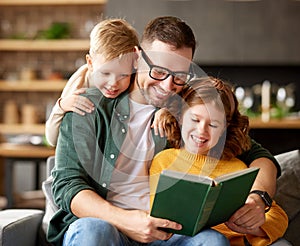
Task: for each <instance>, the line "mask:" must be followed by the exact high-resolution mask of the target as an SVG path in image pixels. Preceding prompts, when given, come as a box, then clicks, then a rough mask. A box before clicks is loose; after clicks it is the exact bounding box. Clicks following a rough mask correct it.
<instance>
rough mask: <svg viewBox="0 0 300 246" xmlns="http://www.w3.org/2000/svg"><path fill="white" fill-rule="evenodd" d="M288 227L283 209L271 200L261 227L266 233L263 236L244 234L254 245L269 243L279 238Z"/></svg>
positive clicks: (262, 245)
mask: <svg viewBox="0 0 300 246" xmlns="http://www.w3.org/2000/svg"><path fill="white" fill-rule="evenodd" d="M287 227H288V217H287V215H286V213H285V212H284V211H283V209H282V208H281V207H280V206H279V205H278V204H276V202H275V201H273V205H272V209H270V211H269V212H268V213H266V222H265V223H264V224H263V225H262V226H261V229H262V230H264V232H265V233H266V234H267V236H266V237H265V238H261V237H255V236H253V235H246V237H247V240H248V242H249V243H250V244H251V245H255V246H264V245H270V244H272V243H273V242H275V241H276V240H277V239H279V238H281V237H282V236H283V234H284V233H285V231H286V229H287Z"/></svg>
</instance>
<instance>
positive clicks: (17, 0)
mask: <svg viewBox="0 0 300 246" xmlns="http://www.w3.org/2000/svg"><path fill="white" fill-rule="evenodd" d="M106 2H107V0H0V5H7V6H9V5H11V6H15V5H24V6H28V5H89V4H91V5H101V4H106Z"/></svg>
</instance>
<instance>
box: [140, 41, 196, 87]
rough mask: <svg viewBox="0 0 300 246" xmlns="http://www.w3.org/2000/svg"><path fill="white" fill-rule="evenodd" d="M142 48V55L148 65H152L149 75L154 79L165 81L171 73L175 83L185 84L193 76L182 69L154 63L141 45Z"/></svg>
mask: <svg viewBox="0 0 300 246" xmlns="http://www.w3.org/2000/svg"><path fill="white" fill-rule="evenodd" d="M140 50H141V52H142V57H143V58H144V60H145V62H146V63H147V65H148V66H149V67H150V71H149V76H150V77H151V78H152V79H155V80H158V81H163V80H165V79H166V78H168V77H169V76H170V75H171V76H172V77H173V83H174V84H175V85H179V86H184V85H186V84H187V83H188V82H189V81H190V80H191V79H192V78H193V74H192V73H188V72H182V71H178V72H173V71H171V70H170V69H167V68H165V67H161V66H156V65H153V64H152V63H151V61H150V58H149V57H148V56H147V54H146V52H145V51H144V50H143V49H142V48H141V47H140Z"/></svg>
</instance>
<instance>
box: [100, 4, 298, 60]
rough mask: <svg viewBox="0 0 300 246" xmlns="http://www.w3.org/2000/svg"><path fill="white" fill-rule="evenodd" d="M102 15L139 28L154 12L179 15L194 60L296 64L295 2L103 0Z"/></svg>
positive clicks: (296, 9) (155, 14)
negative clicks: (192, 38) (190, 35)
mask: <svg viewBox="0 0 300 246" xmlns="http://www.w3.org/2000/svg"><path fill="white" fill-rule="evenodd" d="M106 15H107V16H117V17H125V18H126V19H127V20H128V21H130V22H131V23H132V24H133V25H134V26H135V27H136V28H137V30H138V31H139V32H140V33H141V32H142V30H143V28H144V26H145V25H146V23H147V22H148V21H149V20H150V19H152V18H154V17H156V16H161V15H175V16H178V17H180V18H182V19H183V20H185V21H186V22H187V23H188V24H189V25H190V26H191V27H192V29H193V30H194V31H195V35H196V38H197V41H198V50H197V52H196V55H195V61H196V62H198V63H200V64H206V65H216V64H222V65H224V64H237V63H238V64H256V65H257V64H266V63H267V64H269V65H270V64H280V65H282V64H299V63H300V46H299V43H300V33H299V31H298V29H299V23H300V1H293V0H276V1H274V0H262V1H250V2H233V1H228V0H227V1H226V0H181V1H180V0H176V1H174V0H169V1H168V0H163V1H162V0H152V1H147V0H122V1H121V0H109V1H108V4H107V7H106Z"/></svg>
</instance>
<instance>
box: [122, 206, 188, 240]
mask: <svg viewBox="0 0 300 246" xmlns="http://www.w3.org/2000/svg"><path fill="white" fill-rule="evenodd" d="M125 217H126V221H127V223H126V224H122V225H121V224H120V225H116V226H117V228H118V229H119V230H120V231H122V232H123V233H124V234H125V235H127V236H128V237H130V238H131V239H133V240H135V241H138V242H141V243H150V242H153V241H155V240H168V239H169V238H170V237H171V236H172V233H167V232H165V231H163V230H161V228H171V229H175V230H181V229H182V226H181V225H180V224H177V223H175V222H172V221H170V220H167V219H160V218H154V217H151V216H150V215H149V214H148V213H147V212H145V211H141V210H130V211H128V212H127V215H126V216H125ZM123 222H124V221H123Z"/></svg>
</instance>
